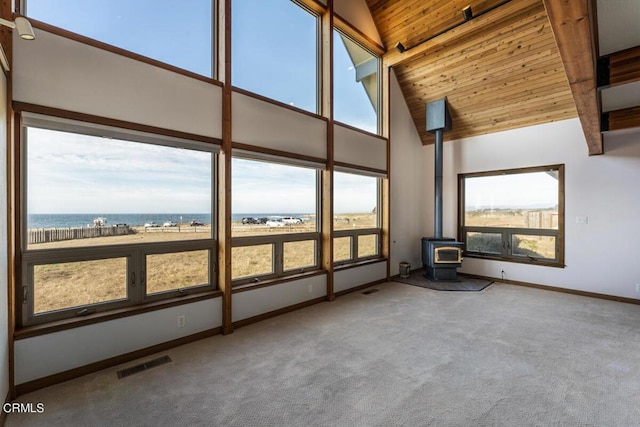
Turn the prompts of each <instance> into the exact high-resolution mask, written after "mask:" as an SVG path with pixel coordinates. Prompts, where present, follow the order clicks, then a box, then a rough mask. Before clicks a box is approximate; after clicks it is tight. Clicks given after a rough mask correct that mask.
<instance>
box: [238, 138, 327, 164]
mask: <svg viewBox="0 0 640 427" xmlns="http://www.w3.org/2000/svg"><path fill="white" fill-rule="evenodd" d="M232 149H236V150H245V151H253V152H256V153H261V154H269V155H272V156H278V157H284V158H290V159H298V160H304V161H308V162H314V163H321V164H325V163H326V162H327V160H326V159H323V158H320V157H313V156H307V155H305V154H296V153H291V152H289V151H280V150H274V149H273V148H267V147H261V146H258V145H251V144H244V143H241V142H234V143H233V144H232Z"/></svg>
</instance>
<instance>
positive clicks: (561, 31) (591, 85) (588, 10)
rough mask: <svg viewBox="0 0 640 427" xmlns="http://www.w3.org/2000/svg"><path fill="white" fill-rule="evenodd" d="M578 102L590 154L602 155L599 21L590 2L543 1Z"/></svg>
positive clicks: (576, 0) (585, 0)
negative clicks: (597, 67) (596, 48)
mask: <svg viewBox="0 0 640 427" xmlns="http://www.w3.org/2000/svg"><path fill="white" fill-rule="evenodd" d="M543 3H544V7H545V9H546V10H547V15H548V16H549V22H550V23H551V28H552V29H553V34H554V37H555V40H556V44H557V45H558V51H559V52H560V57H561V58H562V63H563V65H564V70H565V73H566V74H567V79H568V80H569V86H570V87H571V93H572V94H573V99H574V101H575V103H576V109H577V110H578V116H579V117H580V123H581V124H582V130H583V132H584V136H585V138H586V140H587V146H588V148H589V155H595V154H602V153H603V145H602V134H601V133H600V105H599V95H598V91H597V83H596V65H595V64H596V62H595V61H596V57H597V54H596V51H595V34H594V28H595V22H594V18H593V16H594V12H593V3H592V2H591V1H589V0H543Z"/></svg>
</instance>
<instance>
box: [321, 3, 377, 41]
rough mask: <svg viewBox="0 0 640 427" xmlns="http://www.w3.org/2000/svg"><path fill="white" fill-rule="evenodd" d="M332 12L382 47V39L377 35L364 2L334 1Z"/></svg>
mask: <svg viewBox="0 0 640 427" xmlns="http://www.w3.org/2000/svg"><path fill="white" fill-rule="evenodd" d="M333 10H334V11H335V13H337V14H338V15H340V16H341V17H342V18H344V19H345V20H346V21H347V22H349V23H350V24H351V25H353V26H354V27H356V28H357V29H359V30H360V31H362V32H363V33H364V34H366V35H367V36H369V37H370V38H371V39H372V40H373V41H375V42H377V43H378V44H380V45H382V39H381V38H380V35H379V34H378V29H377V28H376V24H375V22H374V21H373V17H372V16H371V12H370V11H369V6H367V1H366V0H335V1H334V2H333Z"/></svg>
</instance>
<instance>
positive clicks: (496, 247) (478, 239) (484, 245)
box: [465, 233, 502, 255]
mask: <svg viewBox="0 0 640 427" xmlns="http://www.w3.org/2000/svg"><path fill="white" fill-rule="evenodd" d="M465 246H466V250H467V251H469V252H483V253H489V254H498V255H500V254H502V234H500V233H467V239H466V243H465Z"/></svg>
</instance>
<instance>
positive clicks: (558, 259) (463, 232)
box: [458, 164, 565, 268]
mask: <svg viewBox="0 0 640 427" xmlns="http://www.w3.org/2000/svg"><path fill="white" fill-rule="evenodd" d="M549 171H555V172H557V173H558V228H557V229H551V228H524V227H495V226H467V225H466V224H465V179H466V178H478V177H487V176H500V175H518V174H526V173H536V172H549ZM468 233H487V234H499V235H500V236H501V253H500V254H497V253H490V252H479V251H469V250H468V249H467V245H466V243H467V234H468ZM515 235H528V236H541V237H546V236H552V237H555V258H553V259H551V258H536V257H531V256H525V255H517V254H514V253H513V252H514V248H512V242H513V237H514V236H515ZM564 239H565V165H564V164H556V165H546V166H533V167H523V168H515V169H502V170H495V171H486V172H475V173H461V174H458V240H459V241H461V242H464V243H465V249H464V256H466V257H470V258H481V259H489V260H496V261H504V262H514V263H522V264H530V265H540V266H546V267H559V268H564V267H565V265H564V247H565V246H564Z"/></svg>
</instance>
